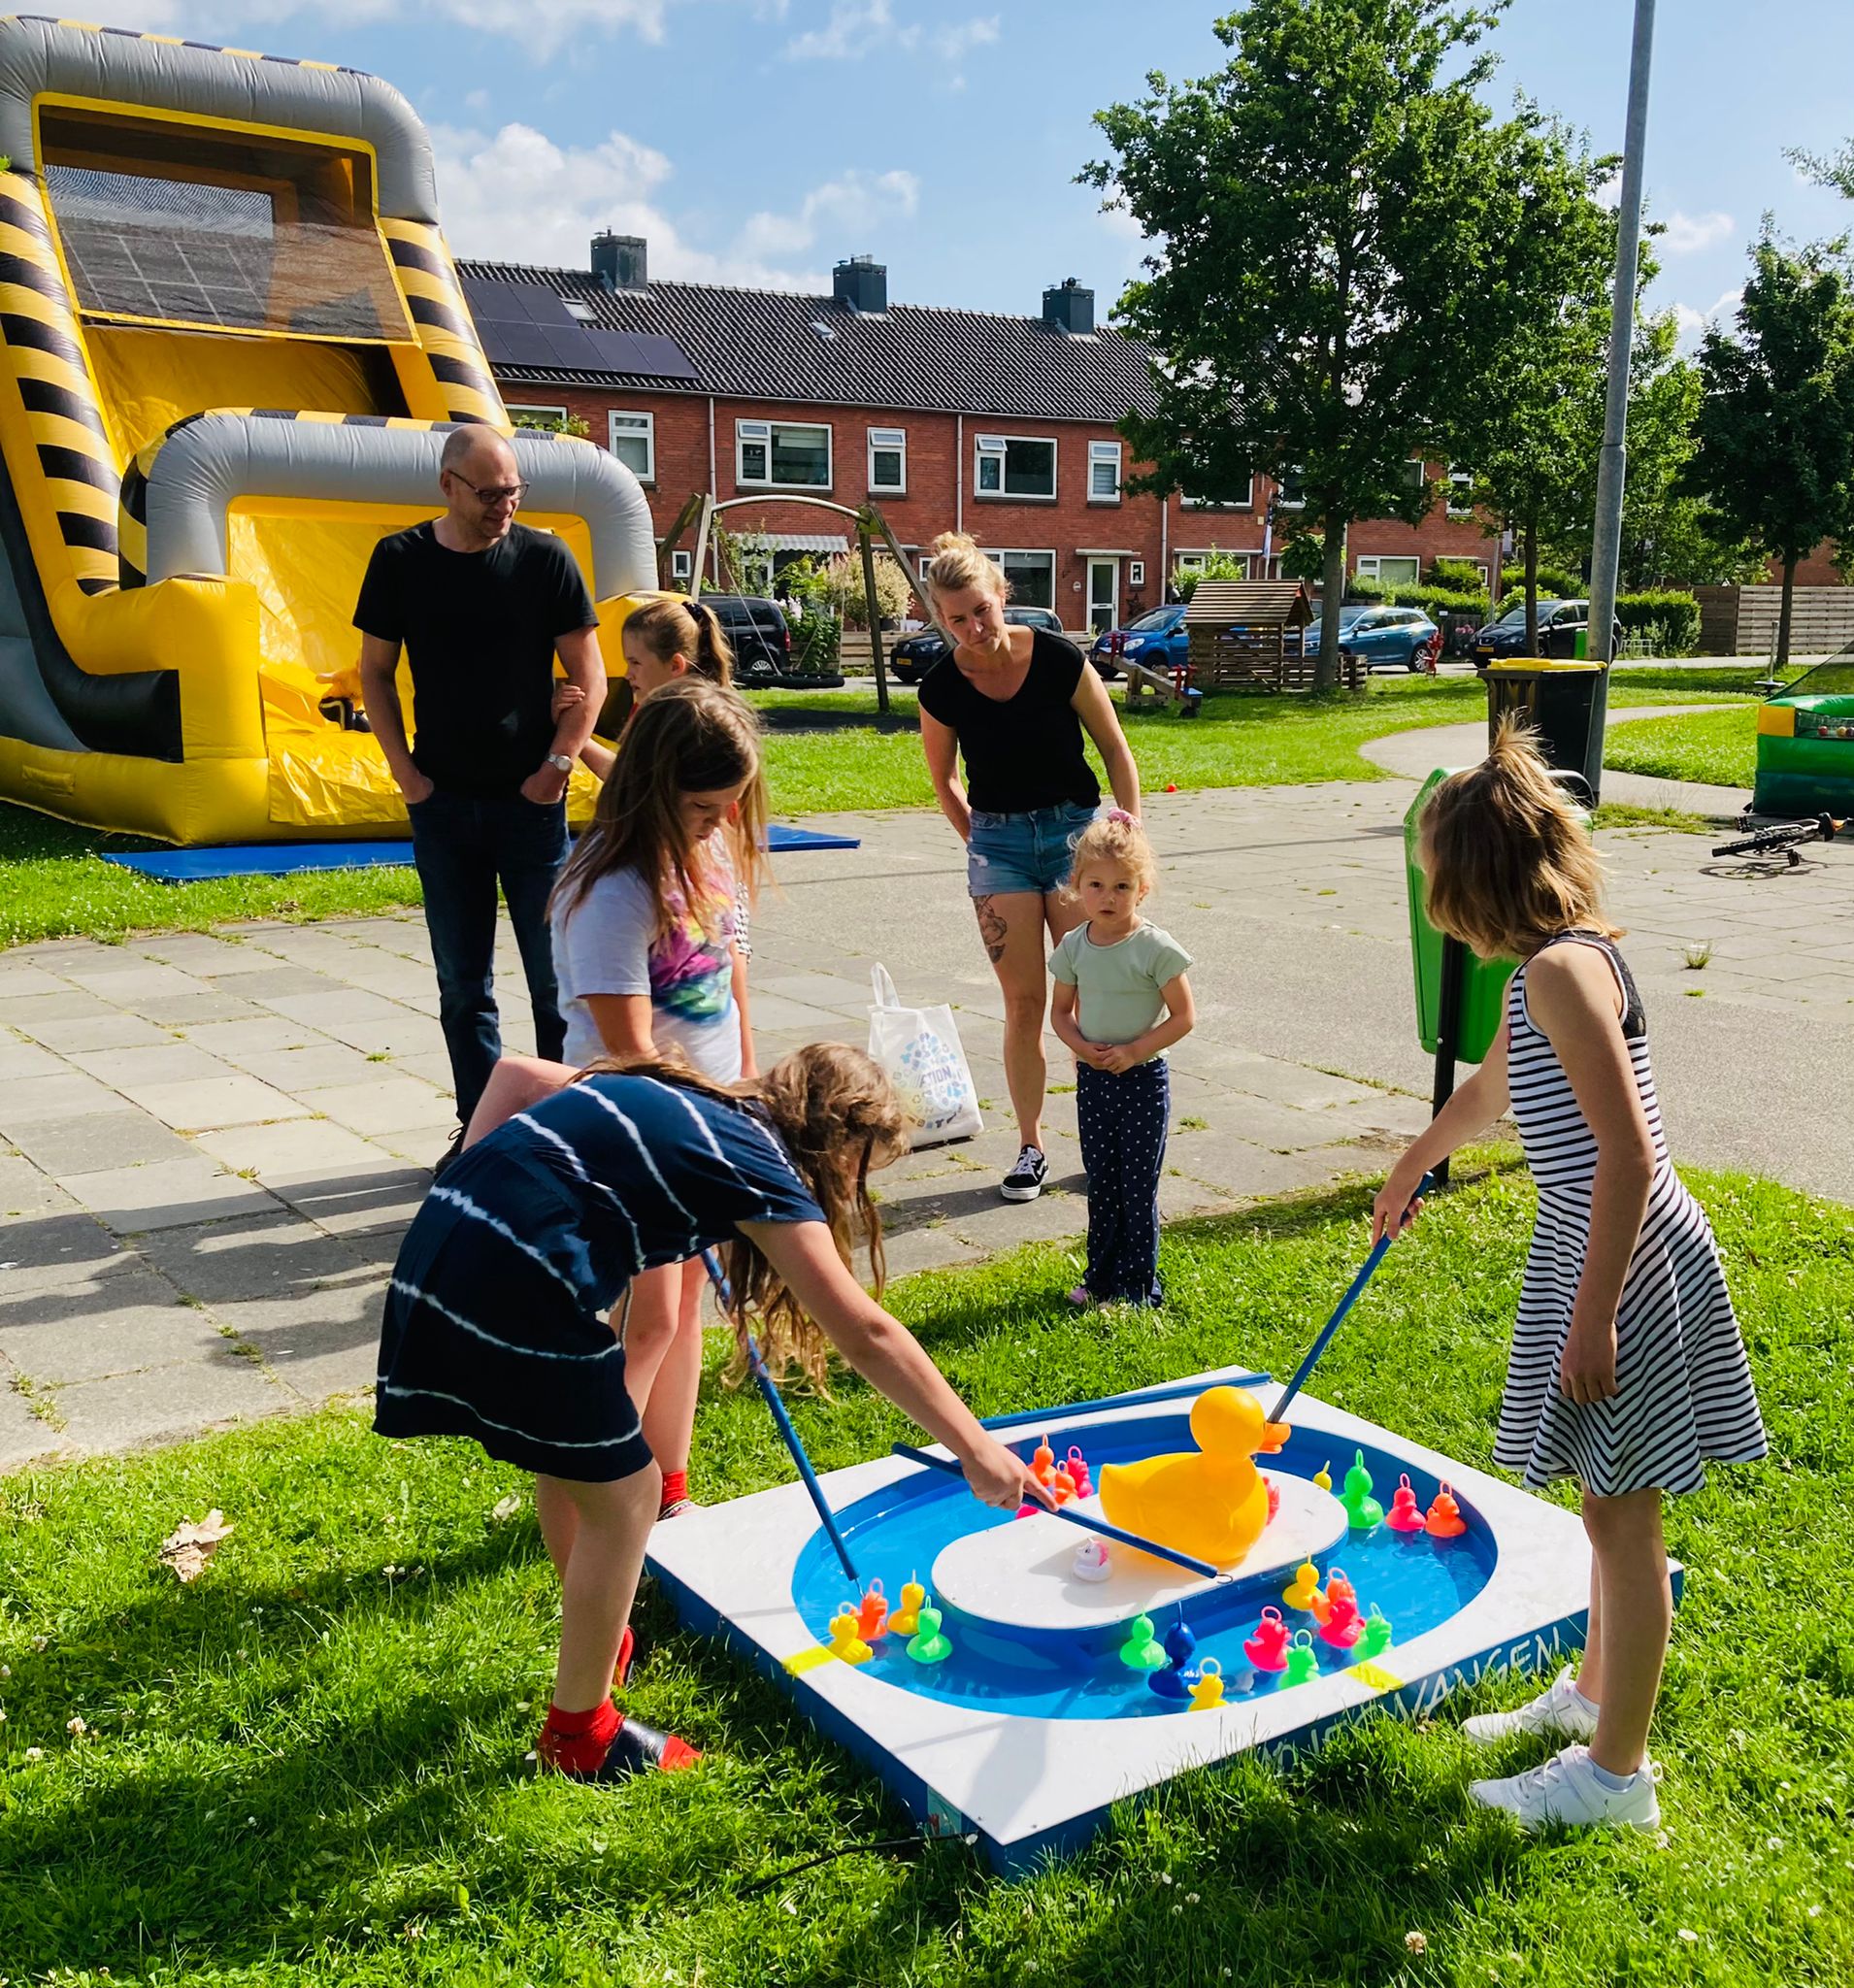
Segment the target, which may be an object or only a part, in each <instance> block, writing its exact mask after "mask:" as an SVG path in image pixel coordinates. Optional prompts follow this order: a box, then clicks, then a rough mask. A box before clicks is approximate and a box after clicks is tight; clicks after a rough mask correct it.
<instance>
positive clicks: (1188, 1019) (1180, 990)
mask: <svg viewBox="0 0 1854 1988" xmlns="http://www.w3.org/2000/svg"><path fill="white" fill-rule="evenodd" d="M1159 993H1160V995H1161V997H1162V998H1163V1000H1164V1002H1165V1019H1164V1020H1163V1021H1156V1022H1154V1023H1153V1024H1152V1026H1151V1027H1150V1028H1149V1029H1147V1030H1146V1032H1145V1033H1144V1034H1143V1035H1140V1036H1135V1037H1134V1039H1133V1041H1132V1042H1130V1043H1116V1044H1113V1045H1112V1047H1110V1048H1108V1049H1105V1050H1104V1051H1103V1052H1102V1054H1101V1057H1100V1059H1099V1060H1100V1064H1101V1068H1102V1069H1103V1070H1131V1069H1132V1068H1133V1066H1134V1065H1135V1064H1136V1063H1144V1062H1146V1061H1148V1060H1149V1059H1150V1058H1152V1057H1154V1056H1156V1055H1157V1054H1158V1053H1159V1051H1160V1050H1161V1049H1169V1048H1171V1046H1172V1044H1174V1043H1177V1042H1181V1041H1182V1040H1183V1039H1184V1038H1185V1037H1186V1036H1188V1035H1189V1034H1190V1033H1191V1028H1192V1024H1193V1023H1194V1022H1195V1021H1196V1020H1197V1007H1196V1004H1195V1003H1194V1002H1193V1001H1192V999H1191V983H1190V981H1189V980H1187V979H1186V978H1185V977H1184V976H1183V975H1182V974H1178V975H1175V977H1173V978H1172V979H1170V980H1168V981H1167V982H1166V983H1165V985H1164V986H1163V987H1161V988H1160V989H1159Z"/></svg>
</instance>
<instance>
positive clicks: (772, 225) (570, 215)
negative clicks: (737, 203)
mask: <svg viewBox="0 0 1854 1988" xmlns="http://www.w3.org/2000/svg"><path fill="white" fill-rule="evenodd" d="M431 136H432V145H433V148H434V149H435V151H436V154H437V162H438V194H439V202H440V212H441V213H442V214H443V215H444V217H445V234H446V237H447V240H448V241H449V243H450V247H451V250H452V252H453V253H454V254H457V255H475V256H482V257H484V258H495V257H501V258H505V259H507V260H509V261H513V262H534V263H543V264H548V265H553V266H557V267H559V268H563V269H583V268H584V267H585V266H586V259H587V253H588V250H589V248H590V244H591V240H592V237H593V236H594V235H595V234H596V233H597V232H598V231H599V230H600V229H601V228H608V227H609V228H612V229H613V230H615V232H617V233H618V234H620V235H642V236H643V237H644V238H645V240H646V242H647V243H648V244H649V256H650V274H651V275H652V276H653V277H666V278H671V279H675V280H679V281H681V282H711V283H742V284H745V285H748V286H750V287H753V288H759V289H775V290H805V291H811V292H814V293H822V292H824V291H827V290H829V288H830V277H829V275H828V273H827V272H826V271H824V270H818V269H814V268H811V267H809V266H807V264H806V261H805V260H804V259H803V258H806V257H807V256H808V253H809V251H811V249H812V248H814V246H815V245H816V243H817V239H818V236H819V234H820V232H822V231H824V230H826V229H828V230H829V231H830V232H831V233H832V234H833V235H834V236H836V237H837V238H838V239H837V240H835V241H834V242H833V243H832V244H831V247H832V248H833V250H835V251H839V252H846V250H847V248H850V247H853V246H855V245H854V244H852V243H850V242H849V241H848V239H847V238H848V236H849V235H850V234H851V233H852V232H853V231H857V230H861V229H867V228H871V227H874V226H875V225H877V223H878V222H880V221H882V220H884V219H886V218H889V217H891V216H895V215H911V214H912V213H913V212H914V210H915V207H916V206H917V205H918V202H919V198H920V182H918V181H917V180H916V179H915V177H914V176H913V174H911V173H905V172H900V171H896V172H887V173H870V172H864V171H860V170H851V171H848V172H844V173H841V174H839V175H838V176H837V178H835V179H833V180H827V181H826V182H824V183H823V184H822V185H820V186H814V187H812V188H811V191H810V192H809V193H807V194H806V195H805V197H804V198H803V200H801V201H800V202H799V204H798V207H797V209H796V210H795V211H793V212H791V213H778V212H776V211H774V210H771V209H763V210H762V211H760V212H759V213H757V214H754V215H750V216H749V217H748V218H747V220H746V221H745V222H744V223H743V224H742V226H741V227H740V228H739V229H738V230H737V232H736V233H735V235H734V237H733V239H732V240H731V241H730V242H728V243H727V244H726V245H725V246H724V247H723V248H718V249H710V248H699V247H697V246H696V245H695V244H693V243H691V242H689V241H687V240H686V239H685V238H684V237H683V234H682V232H681V230H680V228H679V226H678V224H677V222H676V221H675V219H674V218H673V217H672V215H671V214H670V213H669V211H668V209H667V207H666V206H665V204H664V201H663V199H662V195H663V192H664V189H665V188H666V186H667V184H668V182H669V181H670V180H671V178H672V177H673V174H674V168H673V167H672V165H671V163H670V161H669V159H668V158H667V157H666V156H665V155H664V154H663V153H662V152H660V151H658V150H656V149H654V148H653V147H651V146H647V145H641V144H639V143H638V141H637V140H636V139H633V138H629V137H627V136H626V135H625V134H624V133H623V132H621V131H612V132H610V133H608V134H607V136H606V137H605V138H604V139H603V140H601V141H600V143H599V144H597V145H595V146H588V147H561V146H558V145H556V144H555V143H554V142H553V140H552V139H550V138H548V137H547V136H546V133H545V132H541V131H537V130H535V129H534V127H533V126H532V125H528V124H505V125H504V126H503V127H502V129H501V130H500V131H497V132H495V133H494V134H493V135H490V134H487V133H484V132H480V131H467V130H456V129H453V128H451V127H449V126H446V125H438V126H435V127H434V128H433V131H432V134H431Z"/></svg>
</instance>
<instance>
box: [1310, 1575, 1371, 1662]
mask: <svg viewBox="0 0 1854 1988" xmlns="http://www.w3.org/2000/svg"><path fill="white" fill-rule="evenodd" d="M1327 1592H1328V1594H1329V1595H1331V1593H1332V1591H1331V1589H1328V1591H1327ZM1364 1634H1365V1622H1364V1618H1363V1617H1362V1616H1361V1615H1360V1614H1359V1612H1358V1604H1357V1603H1356V1602H1354V1601H1352V1600H1350V1599H1349V1598H1348V1597H1347V1596H1344V1595H1340V1596H1338V1597H1336V1598H1335V1599H1333V1600H1332V1602H1331V1604H1330V1606H1329V1607H1328V1608H1327V1611H1326V1620H1325V1621H1324V1622H1322V1623H1321V1624H1320V1640H1322V1641H1323V1642H1330V1643H1331V1644H1332V1645H1333V1647H1334V1648H1335V1649H1340V1650H1348V1649H1350V1648H1351V1646H1352V1645H1353V1644H1354V1643H1355V1642H1356V1641H1357V1640H1359V1638H1360V1637H1361V1636H1363V1635H1364Z"/></svg>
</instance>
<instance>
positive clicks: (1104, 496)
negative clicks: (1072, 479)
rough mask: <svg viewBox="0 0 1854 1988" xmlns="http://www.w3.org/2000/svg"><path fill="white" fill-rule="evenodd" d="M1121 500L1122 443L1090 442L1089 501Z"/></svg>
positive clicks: (1111, 502)
mask: <svg viewBox="0 0 1854 1988" xmlns="http://www.w3.org/2000/svg"><path fill="white" fill-rule="evenodd" d="M1119 501H1120V445H1119V443H1117V442H1090V443H1089V444H1088V502H1089V503H1090V504H1118V503H1119Z"/></svg>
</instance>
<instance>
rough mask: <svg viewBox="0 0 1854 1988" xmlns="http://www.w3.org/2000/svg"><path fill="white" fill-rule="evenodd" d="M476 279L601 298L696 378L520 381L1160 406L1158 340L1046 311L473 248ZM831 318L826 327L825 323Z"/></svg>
mask: <svg viewBox="0 0 1854 1988" xmlns="http://www.w3.org/2000/svg"><path fill="white" fill-rule="evenodd" d="M457 270H458V274H459V275H461V276H462V277H463V278H464V279H465V281H466V282H503V283H538V284H541V285H543V286H544V287H546V288H547V289H550V290H552V291H553V292H554V293H555V294H556V295H558V296H562V297H571V298H573V299H574V300H575V301H576V302H581V303H584V304H586V305H588V306H590V308H591V310H592V313H593V315H592V318H591V320H590V322H591V323H593V324H597V325H603V326H606V327H608V328H610V329H611V330H613V331H623V332H634V333H636V332H642V333H649V334H655V335H657V336H659V337H667V338H671V339H674V340H675V341H676V343H677V345H678V346H679V348H681V349H682V351H684V352H685V353H686V354H687V355H688V358H689V360H690V363H691V364H692V365H693V366H694V368H695V373H696V378H695V380H694V381H693V382H689V381H666V380H664V379H661V378H659V377H652V376H648V375H642V374H623V373H601V372H589V371H576V370H571V369H567V368H562V367H554V368H548V367H544V366H513V365H498V366H497V367H496V369H495V370H496V374H497V377H498V378H499V379H502V380H504V381H508V382H509V383H511V384H515V383H519V384H523V385H537V386H538V385H553V386H594V387H609V386H621V387H630V388H633V389H635V390H638V391H641V392H643V391H649V392H659V393H661V392H666V391H667V392H683V393H712V394H717V395H721V396H723V397H725V398H727V399H732V400H772V401H779V400H791V401H814V402H821V403H825V404H829V405H836V406H842V407H873V408H894V409H896V410H903V409H906V410H910V411H914V410H918V411H924V412H929V413H937V414H997V415H1001V416H1006V415H1021V416H1026V417H1029V418H1033V419H1043V420H1069V421H1101V422H1105V423H1109V424H1111V423H1113V422H1115V421H1118V420H1120V419H1121V418H1122V417H1123V416H1124V415H1125V414H1128V413H1129V412H1130V411H1133V410H1140V411H1142V412H1143V411H1145V410H1146V409H1148V408H1149V407H1150V406H1151V390H1150V386H1149V383H1148V380H1147V375H1146V364H1145V348H1144V347H1142V346H1140V345H1136V344H1135V343H1134V342H1133V341H1132V340H1131V339H1127V338H1124V337H1122V336H1121V334H1120V333H1119V332H1117V331H1112V330H1102V331H1100V332H1098V333H1097V334H1096V335H1095V336H1094V337H1093V338H1070V337H1066V336H1064V335H1063V334H1061V333H1058V332H1052V331H1050V330H1048V329H1047V328H1046V327H1045V326H1044V324H1043V320H1042V319H1041V318H1040V317H1001V316H992V315H987V314H985V313H983V312H978V311H942V310H930V309H923V308H922V307H920V306H918V305H912V304H895V305H891V306H890V307H889V310H888V311H887V313H886V314H885V315H882V316H879V317H859V316H858V315H856V314H855V313H854V312H851V311H846V310H844V308H843V307H842V306H841V305H839V304H838V303H836V302H835V301H834V300H833V299H832V298H830V297H804V296H797V295H793V294H791V293H789V292H786V291H781V290H737V289H727V288H723V287H721V286H720V285H718V284H712V283H662V282H660V283H652V284H651V285H650V287H649V288H648V289H647V290H607V289H605V288H604V287H602V285H601V284H600V283H599V282H597V281H596V280H595V279H594V278H593V277H591V276H590V275H588V274H587V273H586V272H585V271H584V270H577V269H531V268H528V267H527V266H525V265H523V264H521V263H512V262H480V261H473V260H468V259H466V260H460V261H459V262H458V264H457ZM816 324H823V325H825V326H827V327H828V328H829V331H830V334H831V335H830V336H829V337H825V336H823V335H821V334H820V333H819V332H818V331H816V330H815V329H813V326H814V325H816Z"/></svg>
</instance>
